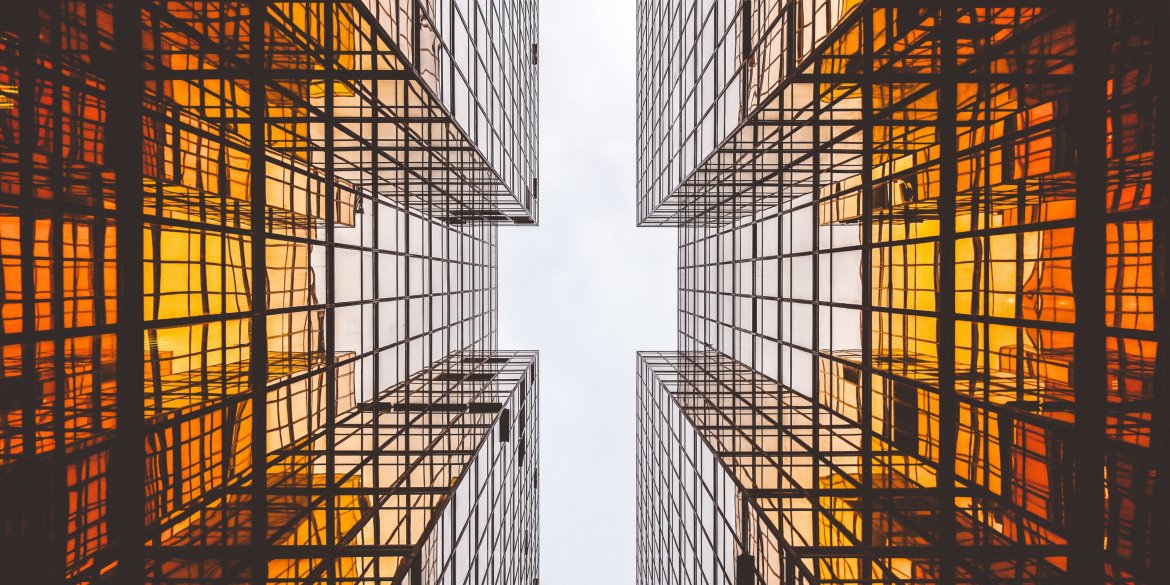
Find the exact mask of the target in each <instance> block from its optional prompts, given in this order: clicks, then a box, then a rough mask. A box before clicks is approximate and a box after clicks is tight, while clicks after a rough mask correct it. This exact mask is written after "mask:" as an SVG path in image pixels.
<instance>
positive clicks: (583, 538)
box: [499, 0, 677, 585]
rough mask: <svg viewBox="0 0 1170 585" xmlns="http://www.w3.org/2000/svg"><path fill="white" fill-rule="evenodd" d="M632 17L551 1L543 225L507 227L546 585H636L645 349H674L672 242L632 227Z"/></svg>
mask: <svg viewBox="0 0 1170 585" xmlns="http://www.w3.org/2000/svg"><path fill="white" fill-rule="evenodd" d="M634 9H635V6H634V2H632V1H630V0H590V1H578V0H551V1H547V2H543V3H541V7H540V10H541V20H540V29H541V30H540V36H541V44H540V75H541V88H540V91H541V95H540V102H541V103H540V108H541V111H540V116H541V134H540V139H541V144H540V147H541V148H540V150H541V162H540V166H541V172H540V200H541V211H540V224H541V225H540V227H539V228H536V229H532V228H521V227H517V228H507V229H501V230H500V251H499V254H500V257H499V263H500V268H499V270H500V289H499V302H500V348H501V349H538V350H540V352H541V355H540V358H541V364H540V367H541V371H540V390H541V407H540V408H541V412H540V414H541V419H542V420H541V427H540V432H541V444H540V451H541V453H540V458H541V462H540V464H541V470H540V492H541V493H540V497H541V518H540V522H541V533H542V538H541V573H542V576H541V582H542V583H550V584H556V585H574V584H586V583H587V584H589V585H595V584H598V583H606V584H610V583H612V584H623V583H634V553H635V541H634V535H635V532H634V522H635V510H634V487H635V485H634V481H635V478H634V447H635V445H634V441H635V435H634V431H635V429H634V422H635V412H634V408H635V402H634V398H635V393H634V392H635V370H634V366H635V352H636V351H637V350H663V349H672V348H673V347H674V345H675V328H676V321H675V307H676V305H677V301H676V277H675V264H676V260H675V252H676V247H675V246H676V237H675V231H674V230H673V229H664V228H653V229H652V228H636V227H635V225H634V223H635V222H634V215H635V214H634V206H635V194H634V188H635V168H634V165H635V144H634V139H635V126H634V124H635V109H636V108H635V106H636V104H635V89H634V75H635V61H634V59H635V36H634V34H635V31H634V29H635V27H634V16H635V12H634Z"/></svg>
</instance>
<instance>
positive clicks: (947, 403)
mask: <svg viewBox="0 0 1170 585" xmlns="http://www.w3.org/2000/svg"><path fill="white" fill-rule="evenodd" d="M938 30H939V32H940V33H941V34H940V35H939V45H940V46H939V55H940V61H939V62H938V64H937V67H938V70H937V73H938V77H937V79H938V84H937V86H936V87H935V91H937V92H938V111H937V113H936V115H937V119H936V122H937V129H936V140H937V141H938V148H939V157H938V165H939V187H938V189H939V193H938V212H939V213H938V214H939V226H938V244H937V245H938V252H937V258H938V260H937V261H936V267H937V268H936V269H937V270H938V274H937V279H938V287H937V289H936V291H935V295H936V301H935V303H936V305H935V306H936V309H937V311H938V317H937V320H936V321H935V326H936V328H937V331H936V337H935V342H936V343H937V347H938V385H937V386H936V388H935V392H937V393H938V404H939V407H938V408H939V412H938V417H939V437H938V441H939V452H938V469H937V470H936V473H937V474H938V480H937V482H938V483H937V485H938V493H937V497H938V507H939V508H938V509H939V525H938V550H939V553H938V554H939V575H938V579H939V583H941V584H943V585H945V584H948V583H954V581H955V564H956V560H957V559H956V556H957V554H958V551H957V549H956V544H957V542H956V540H955V528H956V526H955V514H956V511H955V451H956V446H957V443H958V424H959V412H958V400H957V398H958V397H957V394H956V392H957V391H956V388H955V381H956V380H955V369H956V368H955V322H956V318H955V279H956V276H955V273H956V266H955V262H956V257H955V239H956V235H955V232H956V214H957V213H958V209H957V206H956V201H955V200H956V195H957V190H958V188H959V174H958V160H957V159H958V144H957V138H956V133H957V131H958V126H957V115H958V112H957V111H956V110H957V108H958V85H957V83H958V80H957V72H956V69H957V66H958V62H957V60H958V55H957V42H956V39H955V36H956V35H957V34H958V31H957V22H956V13H955V9H954V8H952V7H949V6H943V7H942V8H941V9H940V14H939V27H938ZM894 399H895V400H896V399H897V398H896V397H895V398H894ZM895 422H896V421H895Z"/></svg>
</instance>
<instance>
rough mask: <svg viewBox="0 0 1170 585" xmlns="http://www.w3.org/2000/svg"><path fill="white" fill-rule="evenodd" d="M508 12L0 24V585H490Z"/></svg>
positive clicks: (178, 12)
mask: <svg viewBox="0 0 1170 585" xmlns="http://www.w3.org/2000/svg"><path fill="white" fill-rule="evenodd" d="M536 18H537V3H536V2H535V1H534V0H533V1H521V2H510V3H506V4H502V3H488V2H441V1H436V0H411V1H399V2H385V1H380V2H373V1H356V0H348V1H342V0H312V1H305V2H273V1H269V0H262V1H254V0H252V1H248V2H230V1H192V2H185V1H162V0H158V1H156V0H128V1H121V0H119V1H116V2H110V1H102V0H51V1H48V0H47V1H36V2H21V3H17V4H15V5H13V6H7V7H6V15H5V18H4V19H3V22H2V24H0V266H2V271H0V347H2V351H3V362H2V364H0V374H2V380H0V384H2V385H0V493H3V494H4V497H3V498H0V575H4V578H11V579H13V580H14V582H21V583H69V584H74V583H76V584H81V583H158V584H162V583H185V584H200V583H220V584H226V583H240V584H244V583H248V584H260V583H314V584H316V583H329V584H335V583H338V584H339V583H345V584H375V583H386V584H390V583H409V584H411V585H419V584H429V583H455V582H460V583H463V582H475V583H500V584H513V583H524V584H525V585H528V584H529V583H531V582H532V581H533V580H534V579H535V578H536V575H537V558H538V543H537V526H538V524H537V516H536V511H537V508H536V501H537V500H536V498H537V490H536V485H537V483H536V482H537V463H538V459H539V458H538V449H537V438H538V432H537V421H538V416H537V412H536V397H537V394H538V382H537V374H536V370H537V358H536V355H535V353H524V352H503V351H500V350H499V349H498V347H497V334H496V329H497V309H496V307H497V303H496V284H497V283H496V258H497V255H496V241H497V236H496V233H497V229H498V226H499V225H515V224H535V223H536V221H537V218H538V209H539V202H538V196H539V195H538V192H537V188H538V184H537V121H536V118H537V98H536V88H537V63H536V42H537V22H536Z"/></svg>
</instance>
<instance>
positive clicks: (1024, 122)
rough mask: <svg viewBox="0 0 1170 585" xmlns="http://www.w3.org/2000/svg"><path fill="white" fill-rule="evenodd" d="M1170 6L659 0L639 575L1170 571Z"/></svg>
mask: <svg viewBox="0 0 1170 585" xmlns="http://www.w3.org/2000/svg"><path fill="white" fill-rule="evenodd" d="M1163 12H1164V11H1162V10H1160V7H1158V6H1157V3H1152V2H1126V3H1108V2H1094V1H1087V2H1070V3H1056V4H1052V3H1029V2H1007V3H1003V2H965V3H950V2H897V1H866V0H791V1H785V2H757V1H755V0H749V1H746V2H719V1H713V0H692V1H684V2H666V1H661V2H659V1H653V0H646V1H643V2H640V3H639V13H638V18H639V33H638V37H639V54H638V71H639V81H638V87H639V93H638V105H639V117H638V119H639V128H638V152H639V161H638V180H639V187H638V197H639V205H638V220H639V223H640V224H641V225H646V226H668V227H676V228H677V231H678V234H679V251H678V267H679V297H678V298H679V321H678V323H679V331H678V348H677V351H676V352H670V353H655V354H650V353H647V354H643V355H642V356H641V358H640V360H639V373H640V375H639V392H640V395H639V446H638V449H639V491H638V494H639V520H638V525H639V560H638V572H639V580H640V582H641V583H730V584H736V585H741V584H744V583H786V584H787V583H818V584H829V583H834V584H836V583H840V584H844V583H850V584H853V583H922V584H925V583H972V584H973V583H1073V582H1083V583H1161V582H1165V581H1166V580H1167V579H1170V565H1168V561H1167V559H1165V558H1163V557H1165V555H1163V554H1159V552H1158V551H1164V550H1167V549H1168V547H1170V540H1168V536H1167V532H1166V530H1165V528H1164V526H1166V525H1168V523H1170V507H1168V506H1166V505H1165V503H1164V502H1165V501H1167V498H1168V497H1170V482H1167V481H1166V479H1165V478H1164V477H1162V478H1159V473H1158V472H1159V469H1160V468H1161V469H1163V470H1164V469H1165V468H1166V466H1167V465H1168V464H1170V462H1168V461H1167V446H1166V442H1165V441H1166V438H1165V437H1166V434H1165V433H1166V429H1167V424H1168V420H1167V417H1168V416H1170V414H1168V409H1167V405H1168V403H1170V398H1168V396H1167V395H1168V393H1167V392H1166V391H1165V388H1168V387H1170V383H1168V382H1170V362H1168V359H1170V355H1168V354H1170V352H1168V351H1167V350H1166V347H1167V346H1168V345H1167V344H1170V327H1168V326H1167V319H1168V318H1167V315H1170V305H1168V304H1167V296H1166V294H1167V290H1168V288H1170V270H1168V269H1167V252H1166V251H1167V250H1170V246H1168V245H1167V244H1168V242H1170V240H1167V235H1166V234H1167V231H1168V230H1170V225H1168V223H1167V222H1168V221H1170V204H1168V199H1170V196H1168V195H1167V188H1166V185H1165V183H1166V181H1164V180H1163V179H1164V177H1162V176H1161V175H1163V174H1164V172H1163V170H1162V169H1161V166H1165V165H1158V164H1156V163H1157V161H1158V159H1159V158H1164V157H1165V156H1167V155H1166V154H1165V153H1166V140H1165V137H1166V136H1167V133H1166V132H1165V131H1161V132H1159V130H1161V129H1164V128H1165V124H1166V120H1167V119H1168V118H1170V116H1167V115H1165V113H1164V112H1161V111H1159V109H1158V108H1157V107H1156V106H1157V103H1158V97H1159V96H1161V95H1165V94H1164V93H1163V92H1164V91H1165V85H1166V83H1167V78H1168V76H1170V74H1168V73H1167V72H1166V59H1164V58H1163V57H1164V55H1165V51H1162V50H1160V49H1159V47H1160V45H1159V44H1158V43H1159V41H1158V39H1160V38H1163V37H1165V36H1166V32H1165V31H1166V30H1167V29H1166V22H1165V15H1164V14H1163ZM1159 350H1161V351H1159ZM1163 475H1164V473H1163ZM668 528H669V529H668Z"/></svg>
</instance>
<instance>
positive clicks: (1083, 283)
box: [1069, 0, 1110, 585]
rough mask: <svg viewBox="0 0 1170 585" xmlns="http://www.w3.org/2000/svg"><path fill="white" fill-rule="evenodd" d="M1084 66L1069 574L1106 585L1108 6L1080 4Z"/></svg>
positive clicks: (1077, 127) (1076, 93) (1078, 95)
mask: <svg viewBox="0 0 1170 585" xmlns="http://www.w3.org/2000/svg"><path fill="white" fill-rule="evenodd" d="M1072 9H1073V11H1074V18H1075V23H1076V43H1077V45H1076V61H1075V71H1076V74H1075V76H1074V77H1073V92H1072V96H1071V105H1072V108H1071V110H1072V115H1073V117H1074V119H1075V120H1077V123H1075V124H1073V128H1072V131H1071V134H1072V139H1073V141H1074V148H1075V152H1076V202H1077V204H1076V219H1075V221H1074V226H1073V233H1074V236H1073V259H1074V260H1073V270H1072V288H1073V298H1074V299H1075V302H1076V317H1075V322H1074V331H1075V335H1076V337H1075V341H1074V344H1073V364H1074V367H1073V373H1072V382H1073V389H1074V396H1075V398H1074V400H1075V406H1074V415H1075V423H1074V431H1075V432H1074V433H1073V436H1072V439H1071V441H1070V443H1071V444H1070V447H1071V451H1072V463H1073V494H1072V498H1071V501H1070V502H1069V503H1070V510H1069V511H1070V516H1069V520H1070V526H1069V534H1070V536H1071V537H1070V541H1069V544H1070V546H1071V550H1070V559H1069V575H1070V577H1071V578H1072V579H1073V580H1074V582H1077V583H1085V584H1086V585H1089V584H1090V583H1092V584H1096V583H1102V582H1103V581H1104V577H1105V575H1104V551H1103V546H1102V539H1103V537H1104V529H1105V525H1104V515H1105V486H1104V483H1105V476H1104V469H1105V468H1104V445H1103V440H1104V437H1105V408H1106V384H1107V375H1106V366H1105V360H1106V359H1108V357H1107V355H1108V354H1107V353H1106V333H1105V319H1104V314H1103V311H1104V308H1105V300H1106V299H1105V286H1104V284H1103V282H1102V279H1103V278H1104V277H1105V270H1106V262H1105V247H1106V237H1105V235H1106V234H1105V230H1106V226H1107V223H1106V218H1105V213H1104V209H1103V205H1102V203H1103V200H1104V197H1105V193H1106V146H1105V144H1106V133H1105V121H1106V107H1107V104H1106V95H1105V91H1106V76H1107V66H1108V61H1107V56H1108V55H1109V54H1110V47H1109V44H1108V12H1109V8H1108V6H1107V5H1106V4H1104V3H1101V2H1099V1H1095V0H1078V1H1077V2H1075V3H1074V5H1073V7H1072Z"/></svg>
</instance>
